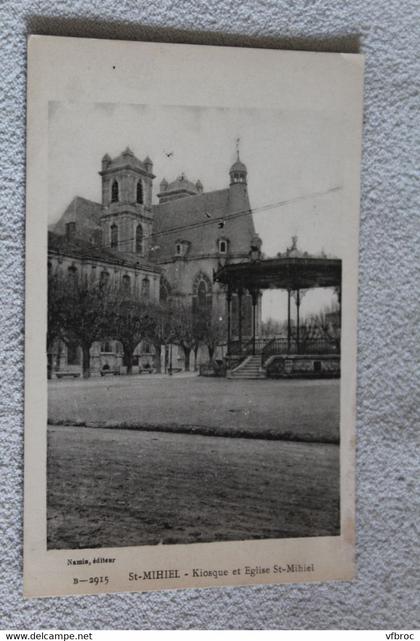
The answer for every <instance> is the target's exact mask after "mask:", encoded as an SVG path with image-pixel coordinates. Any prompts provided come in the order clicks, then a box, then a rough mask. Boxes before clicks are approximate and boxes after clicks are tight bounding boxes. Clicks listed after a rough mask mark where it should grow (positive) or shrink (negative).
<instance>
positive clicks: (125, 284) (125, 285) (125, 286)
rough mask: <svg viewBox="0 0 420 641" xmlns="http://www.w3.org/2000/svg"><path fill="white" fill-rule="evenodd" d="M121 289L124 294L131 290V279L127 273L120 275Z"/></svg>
mask: <svg viewBox="0 0 420 641" xmlns="http://www.w3.org/2000/svg"><path fill="white" fill-rule="evenodd" d="M122 290H123V293H124V294H129V293H130V291H131V279H130V276H129V275H128V274H124V276H123V277H122Z"/></svg>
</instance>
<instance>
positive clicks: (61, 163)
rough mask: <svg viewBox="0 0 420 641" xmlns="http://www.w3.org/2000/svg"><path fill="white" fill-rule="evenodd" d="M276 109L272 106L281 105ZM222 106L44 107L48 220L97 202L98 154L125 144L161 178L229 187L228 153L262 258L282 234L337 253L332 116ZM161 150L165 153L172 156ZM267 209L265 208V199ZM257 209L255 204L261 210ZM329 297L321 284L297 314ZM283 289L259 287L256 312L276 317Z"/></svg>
mask: <svg viewBox="0 0 420 641" xmlns="http://www.w3.org/2000/svg"><path fill="white" fill-rule="evenodd" d="M280 107H281V106H280ZM280 107H279V109H275V110H274V109H259V110H256V109H246V108H244V109H228V108H207V107H201V106H197V107H189V106H188V107H183V106H160V105H126V104H120V103H80V102H77V101H74V102H73V101H72V102H51V103H50V105H49V141H48V142H49V145H48V148H49V157H48V176H49V180H48V219H49V223H52V222H55V221H56V220H57V219H58V218H59V217H60V216H61V214H62V213H63V212H64V210H65V208H66V207H67V206H68V204H69V203H70V202H71V200H72V199H73V198H74V197H75V196H82V197H84V198H88V199H91V200H94V201H96V202H100V200H101V179H100V176H99V175H98V171H100V168H101V159H102V156H103V155H104V154H105V153H108V154H109V155H110V156H111V157H114V156H117V155H118V154H120V153H121V152H122V151H123V150H124V149H125V148H126V147H127V146H129V147H130V149H131V150H132V151H133V152H134V154H135V155H136V156H138V157H139V158H140V159H141V160H143V159H144V158H145V157H146V156H150V158H151V159H152V161H153V163H154V167H153V172H154V174H155V175H156V179H155V181H154V182H155V184H154V202H157V199H156V194H157V193H158V190H159V189H158V187H159V183H160V181H161V180H162V178H164V177H165V178H166V179H167V180H168V181H171V180H174V179H175V178H176V177H177V176H178V175H179V174H181V173H182V172H183V173H184V174H185V175H186V177H187V178H188V179H190V180H192V181H194V182H195V181H196V180H197V179H198V178H199V179H200V180H201V182H202V183H203V185H204V190H205V191H211V190H214V189H224V188H226V187H228V185H229V168H230V166H231V164H232V163H233V162H234V161H235V159H236V147H237V139H239V151H240V157H241V160H242V161H243V162H244V163H245V164H246V166H247V169H248V193H249V197H250V202H251V207H252V209H253V211H254V223H255V227H256V231H257V232H258V233H259V235H260V236H261V239H262V241H263V247H262V248H263V251H264V253H265V254H266V255H267V256H275V255H276V254H277V253H278V252H284V251H285V250H286V248H287V247H288V246H290V244H291V237H292V236H294V235H296V236H297V237H298V247H299V248H300V249H302V250H303V251H308V252H309V253H320V252H325V253H326V254H327V255H329V256H334V257H340V256H341V255H342V247H343V243H345V238H344V237H343V234H342V233H341V230H342V225H341V217H342V207H341V203H342V198H343V193H342V190H341V185H342V183H343V178H342V176H343V158H342V155H340V151H341V149H340V130H342V126H343V123H342V122H340V121H339V120H338V119H337V116H336V115H333V114H326V113H325V111H323V112H319V111H316V110H314V109H311V107H310V105H305V106H303V107H302V108H300V109H295V110H293V111H290V110H282V109H281V108H280ZM171 152H172V155H171V156H170V157H168V156H167V155H166V154H168V153H171ZM267 205H268V206H269V207H268V208H267V207H266V206H267ZM260 208H264V209H262V210H261V211H260ZM334 300H335V298H334V296H333V295H332V292H331V291H330V290H313V291H310V292H308V293H307V295H306V296H305V297H304V299H303V302H302V306H301V315H302V316H305V315H308V314H310V313H314V312H316V311H318V310H319V309H320V308H322V307H323V306H324V305H330V304H331V303H332V302H333V301H334ZM285 314H286V296H285V294H284V292H265V293H264V296H263V318H268V317H273V318H279V319H281V320H283V319H284V318H285Z"/></svg>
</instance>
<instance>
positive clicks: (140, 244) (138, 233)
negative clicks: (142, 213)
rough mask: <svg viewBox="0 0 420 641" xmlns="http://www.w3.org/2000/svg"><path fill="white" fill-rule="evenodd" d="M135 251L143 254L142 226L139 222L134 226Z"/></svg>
mask: <svg viewBox="0 0 420 641" xmlns="http://www.w3.org/2000/svg"><path fill="white" fill-rule="evenodd" d="M136 253H137V254H143V227H142V226H141V224H140V223H139V224H138V225H137V227H136Z"/></svg>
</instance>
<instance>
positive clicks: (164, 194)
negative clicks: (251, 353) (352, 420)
mask: <svg viewBox="0 0 420 641" xmlns="http://www.w3.org/2000/svg"><path fill="white" fill-rule="evenodd" d="M99 175H100V177H101V180H102V202H101V203H96V202H93V201H90V200H87V199H85V198H83V197H81V196H77V197H76V198H74V199H73V201H72V202H71V203H70V204H69V206H68V207H67V209H66V210H65V212H64V213H63V215H62V216H61V218H60V219H59V220H58V222H56V223H55V224H54V225H52V226H51V227H50V233H49V269H50V270H54V269H73V270H78V272H79V273H80V274H82V273H85V274H88V275H89V277H90V278H97V279H101V278H106V279H108V278H112V279H113V282H114V283H115V284H121V286H124V287H125V288H127V287H128V288H130V291H132V292H133V296H136V297H140V298H141V299H142V300H144V299H147V300H150V301H152V302H153V301H154V302H157V301H159V300H161V301H168V300H169V301H170V300H172V301H177V302H179V303H180V304H182V305H183V306H185V307H187V308H189V307H191V308H192V309H196V310H197V309H200V308H201V309H204V310H205V311H206V313H207V314H211V315H212V316H213V317H214V319H215V320H216V321H220V323H224V322H225V319H226V293H225V291H224V289H223V285H221V284H219V283H215V282H214V280H213V275H214V273H215V272H216V271H217V270H218V269H219V268H220V267H221V266H223V265H225V264H226V263H232V262H243V261H247V260H249V256H250V252H251V247H254V250H255V247H258V249H259V248H260V244H261V243H260V241H259V239H258V237H257V236H256V233H255V228H254V223H253V218H252V211H251V205H250V201H249V197H248V188H247V169H246V166H245V165H244V164H243V163H242V162H241V161H240V159H239V154H238V157H237V160H236V162H235V163H234V164H233V165H232V166H231V168H230V170H229V171H227V172H226V183H227V184H226V185H225V186H224V187H223V188H222V189H218V190H215V191H208V192H206V191H205V189H204V187H203V184H202V182H201V180H200V179H199V178H198V177H196V178H195V181H194V182H193V181H190V180H189V179H188V178H187V177H186V176H185V175H184V174H181V175H180V176H178V177H177V178H175V179H174V180H171V181H168V180H166V178H164V177H162V179H161V180H160V182H159V186H158V188H157V187H156V186H155V184H156V183H155V180H156V176H155V175H154V173H153V163H152V161H151V159H150V158H149V157H146V158H145V159H144V160H143V161H142V160H140V159H139V158H137V157H136V156H135V155H134V153H133V152H132V151H131V150H130V149H129V148H127V149H126V150H125V151H123V152H122V153H121V154H120V155H119V156H117V157H116V158H113V159H112V158H111V157H110V156H109V155H107V154H106V155H105V156H104V157H103V159H102V165H101V170H100V172H99ZM203 178H204V177H203ZM154 193H156V197H155V199H154ZM154 200H155V202H154ZM156 201H157V202H156ZM231 311H232V314H231V318H232V322H231V337H232V338H235V335H236V334H237V332H238V305H237V301H236V300H235V296H234V297H233V299H232V308H231ZM260 320H261V305H260V302H259V304H258V313H257V331H258V327H259V324H260ZM251 324H252V305H251V298H250V296H249V295H248V294H247V292H245V293H244V295H243V299H242V322H241V331H242V337H243V338H244V339H245V338H246V337H249V336H250V335H251ZM143 343H144V342H143ZM71 351H72V353H71V359H70V361H71V362H68V359H67V356H68V354H67V348H66V347H65V346H64V347H62V348H61V354H60V357H59V358H58V360H57V356H56V355H55V358H56V362H57V363H58V366H59V367H60V368H64V369H65V368H66V367H67V366H70V365H72V363H73V365H72V366H76V365H77V349H76V348H75V349H73V350H71ZM171 352H172V358H173V366H174V367H179V368H181V369H182V368H183V366H184V354H183V350H182V348H181V347H179V346H177V345H174V346H173V347H172V349H171ZM224 352H225V346H224V344H223V341H221V343H220V345H219V346H218V348H217V354H216V356H219V357H221V356H222V355H223V354H224ZM152 353H153V347H152V346H150V345H147V344H141V345H139V346H138V349H137V350H136V355H137V359H138V362H139V364H142V363H143V364H144V363H145V362H151V359H152ZM206 360H208V351H207V350H206V349H205V347H204V346H202V347H201V348H200V350H199V353H198V358H197V361H198V363H196V364H199V363H202V362H205V361H206ZM162 362H163V364H164V356H163V355H162ZM92 363H93V371H95V370H97V371H99V370H100V369H101V367H103V364H104V363H107V364H108V365H109V366H111V367H114V366H119V365H121V364H122V353H121V346H120V345H119V344H118V341H112V342H107V343H106V344H102V345H101V344H97V345H96V344H95V345H93V346H92Z"/></svg>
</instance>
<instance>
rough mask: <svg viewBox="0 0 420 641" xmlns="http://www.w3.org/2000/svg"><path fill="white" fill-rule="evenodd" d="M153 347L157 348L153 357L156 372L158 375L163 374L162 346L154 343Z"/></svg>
mask: <svg viewBox="0 0 420 641" xmlns="http://www.w3.org/2000/svg"><path fill="white" fill-rule="evenodd" d="M153 347H154V348H155V354H154V356H153V365H154V368H155V371H156V372H157V373H158V374H160V372H161V363H160V352H161V349H162V346H161V344H160V343H153Z"/></svg>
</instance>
